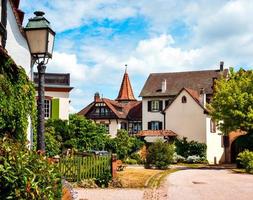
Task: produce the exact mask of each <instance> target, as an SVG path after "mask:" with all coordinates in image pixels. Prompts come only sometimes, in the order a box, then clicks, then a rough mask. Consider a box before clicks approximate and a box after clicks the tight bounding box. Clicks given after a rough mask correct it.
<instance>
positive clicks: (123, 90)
mask: <svg viewBox="0 0 253 200" xmlns="http://www.w3.org/2000/svg"><path fill="white" fill-rule="evenodd" d="M116 101H136V99H135V97H134V93H133V89H132V86H131V82H130V80H129V76H128V73H127V72H126V71H125V74H124V77H123V80H122V83H121V87H120V90H119V94H118V97H117V99H116Z"/></svg>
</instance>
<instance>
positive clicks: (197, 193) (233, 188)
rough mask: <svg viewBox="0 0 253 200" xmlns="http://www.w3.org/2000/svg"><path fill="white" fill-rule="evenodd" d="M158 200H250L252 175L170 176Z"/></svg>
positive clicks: (199, 171)
mask: <svg viewBox="0 0 253 200" xmlns="http://www.w3.org/2000/svg"><path fill="white" fill-rule="evenodd" d="M159 193H160V195H159V196H160V197H159V200H252V199H253V175H247V174H235V173H232V172H231V171H229V170H224V169H222V170H216V169H192V170H182V171H178V172H176V173H173V174H171V175H170V176H168V177H167V180H166V182H165V184H164V185H163V187H162V188H160V191H159Z"/></svg>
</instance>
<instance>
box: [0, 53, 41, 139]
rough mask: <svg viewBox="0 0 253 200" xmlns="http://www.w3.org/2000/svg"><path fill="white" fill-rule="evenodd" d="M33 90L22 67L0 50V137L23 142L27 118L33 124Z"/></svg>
mask: <svg viewBox="0 0 253 200" xmlns="http://www.w3.org/2000/svg"><path fill="white" fill-rule="evenodd" d="M35 103H36V102H35V89H34V86H33V83H31V82H30V81H29V79H28V77H27V75H26V73H25V70H24V69H23V68H22V67H19V66H17V65H16V64H15V62H14V61H13V60H12V59H11V58H10V57H9V56H8V54H7V53H6V51H5V50H4V49H2V48H0V137H3V136H4V135H6V134H7V135H10V136H12V137H14V138H16V139H18V140H21V141H25V140H26V138H27V136H26V132H27V127H28V116H31V118H32V123H33V127H35V126H34V122H35V120H34V119H35V110H36V109H35V108H36V107H35Z"/></svg>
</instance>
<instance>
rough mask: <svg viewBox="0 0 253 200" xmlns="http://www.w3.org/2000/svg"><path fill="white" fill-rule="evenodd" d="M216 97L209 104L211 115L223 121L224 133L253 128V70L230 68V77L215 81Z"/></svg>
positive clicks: (221, 124)
mask: <svg viewBox="0 0 253 200" xmlns="http://www.w3.org/2000/svg"><path fill="white" fill-rule="evenodd" d="M214 91H215V92H214V97H213V99H212V101H211V103H210V104H209V105H208V109H209V110H210V114H211V116H212V117H213V118H214V119H215V120H217V121H221V123H220V124H219V125H220V128H221V130H222V131H223V133H224V134H228V133H229V132H230V131H234V130H237V129H240V130H243V131H247V132H252V130H253V71H252V70H248V71H245V70H243V69H240V70H239V71H238V72H234V70H233V69H231V70H230V76H229V79H227V78H226V77H223V78H221V79H219V80H217V81H216V82H215V88H214Z"/></svg>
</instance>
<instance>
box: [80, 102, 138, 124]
mask: <svg viewBox="0 0 253 200" xmlns="http://www.w3.org/2000/svg"><path fill="white" fill-rule="evenodd" d="M99 102H100V103H102V102H103V103H105V104H106V105H107V107H108V108H109V109H110V110H111V111H112V112H113V113H114V114H115V116H116V117H117V118H119V119H128V120H133V121H141V119H142V103H141V101H130V102H128V103H121V102H120V101H115V100H111V99H107V98H101V99H98V100H97V101H96V102H95V101H93V102H92V103H90V104H89V105H88V106H86V107H85V108H84V109H82V110H81V111H80V112H79V113H78V114H80V115H84V116H86V115H87V114H88V113H89V112H90V111H91V110H92V108H93V106H94V105H95V104H96V103H99Z"/></svg>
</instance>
